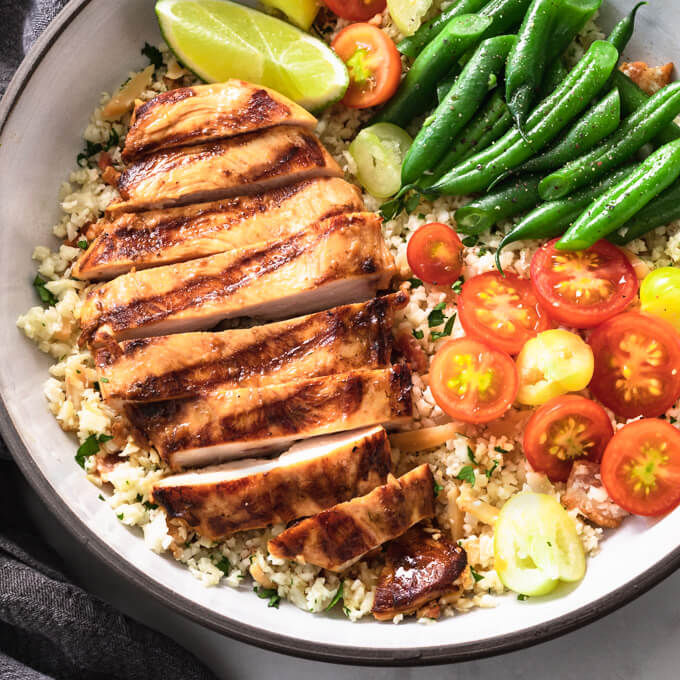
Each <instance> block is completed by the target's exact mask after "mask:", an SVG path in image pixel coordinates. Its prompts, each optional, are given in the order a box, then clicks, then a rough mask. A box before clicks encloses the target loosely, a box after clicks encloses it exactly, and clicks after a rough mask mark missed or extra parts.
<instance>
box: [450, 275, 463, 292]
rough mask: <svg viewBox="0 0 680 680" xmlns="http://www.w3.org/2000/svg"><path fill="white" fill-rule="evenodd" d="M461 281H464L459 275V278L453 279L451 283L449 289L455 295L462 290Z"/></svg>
mask: <svg viewBox="0 0 680 680" xmlns="http://www.w3.org/2000/svg"><path fill="white" fill-rule="evenodd" d="M463 281H464V279H463V277H462V276H461V277H460V278H459V279H457V280H456V281H454V282H453V283H452V284H451V290H452V291H453V292H454V293H455V294H456V295H458V294H459V293H460V291H461V290H463Z"/></svg>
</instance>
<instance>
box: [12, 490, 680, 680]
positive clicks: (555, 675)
mask: <svg viewBox="0 0 680 680" xmlns="http://www.w3.org/2000/svg"><path fill="white" fill-rule="evenodd" d="M24 495H25V497H26V500H27V504H28V507H29V512H30V514H31V516H32V517H33V519H34V520H35V521H36V523H37V524H38V526H39V527H40V528H41V531H42V532H43V534H44V536H45V537H46V540H47V541H48V543H50V545H51V546H52V547H53V548H54V549H55V550H57V552H59V553H60V554H61V555H62V557H63V558H64V559H65V561H66V562H67V563H68V564H69V566H70V568H71V570H72V574H73V575H74V577H75V578H76V579H77V580H78V582H79V583H80V584H81V585H82V586H83V587H84V588H86V589H88V590H90V591H91V592H94V593H95V594H97V595H99V596H100V597H101V598H103V599H105V600H107V601H109V602H110V603H111V604H113V605H114V606H116V607H118V608H119V609H120V610H122V611H123V612H125V613H126V614H128V615H129V616H132V617H133V618H135V619H138V620H139V621H142V622H143V623H145V624H146V625H148V626H150V627H152V628H155V629H157V630H160V631H162V632H163V633H165V634H167V635H169V636H170V637H172V638H174V639H175V640H177V641H178V642H179V643H180V644H182V645H183V646H184V647H186V648H188V649H189V650H190V651H191V652H193V654H195V655H196V656H197V657H198V658H200V659H201V660H202V661H203V662H204V663H205V664H206V665H207V666H209V667H210V668H211V669H212V670H213V671H214V673H215V674H216V675H217V676H218V677H219V678H221V679H223V680H228V679H229V680H231V679H234V678H238V680H250V679H251V678H252V679H257V680H269V679H270V678H275V679H276V680H319V679H323V680H349V679H350V678H351V679H352V680H354V679H358V680H363V679H366V680H369V679H370V680H384V679H387V678H400V679H406V678H418V679H419V680H420V679H422V680H427V679H429V678H432V679H434V678H441V677H442V673H444V674H446V676H447V677H455V678H456V680H484V679H486V678H501V679H502V680H514V679H517V680H520V679H521V680H527V679H529V680H535V679H537V678H539V679H541V678H550V680H576V679H578V680H590V679H591V678H592V679H595V678H597V679H598V680H638V679H640V680H642V679H643V678H644V679H645V680H677V678H679V677H680V672H679V671H678V669H679V668H680V571H678V572H676V573H675V574H674V575H673V576H671V577H670V578H668V579H666V580H665V581H664V582H663V583H661V584H660V585H658V586H657V587H656V588H654V589H653V590H651V591H650V592H648V593H646V594H644V595H642V596H641V597H640V598H638V599H637V600H635V601H634V602H632V603H630V604H629V605H627V606H625V607H623V608H622V609H619V610H618V611H616V612H614V613H613V614H610V615H609V616H607V617H605V618H604V619H601V620H599V621H597V622H595V623H593V624H591V625H589V626H586V627H584V628H582V629H580V630H578V631H576V632H573V633H571V634H569V635H566V636H563V637H561V638H558V639H556V640H552V641H550V642H546V643H543V644H541V645H537V646H535V647H531V648H529V649H525V650H521V651H518V652H513V653H511V654H506V655H503V656H498V657H494V658H490V659H484V660H480V661H470V662H466V663H460V664H456V665H450V666H433V667H423V668H400V669H395V668H365V667H351V666H334V665H331V664H325V663H320V662H316V661H307V660H303V659H295V658H292V657H286V656H282V655H280V654H275V653H272V652H268V651H265V650H262V649H258V648H256V647H252V646H250V645H246V644H243V643H240V642H236V641H234V640H231V639H229V638H226V637H224V636H222V635H220V634H218V633H214V632H213V631H210V630H207V629H206V628H203V627H202V626H200V625H198V624H196V623H194V622H192V621H189V620H188V619H186V618H184V617H182V616H180V615H179V614H176V613H175V612H174V611H172V610H171V609H169V608H168V607H167V606H165V605H163V604H162V603H161V602H158V601H157V600H155V599H152V598H151V597H150V596H149V595H147V594H145V593H143V592H140V591H139V590H138V589H137V588H135V587H134V586H133V585H132V584H130V583H128V582H126V581H124V580H122V579H121V578H120V577H119V576H117V575H116V574H115V573H114V572H113V571H111V570H110V569H109V568H108V567H107V566H106V565H104V564H103V563H101V562H99V560H97V558H95V557H94V556H93V555H92V554H91V553H89V552H87V550H85V549H84V548H83V545H82V543H79V542H78V541H77V540H76V539H75V538H74V537H73V536H71V535H70V534H69V533H67V532H66V530H65V529H64V528H63V527H61V526H60V525H59V524H58V523H57V521H56V520H55V519H54V518H53V517H52V516H51V515H50V513H49V512H48V511H47V510H46V509H45V508H44V506H42V503H41V501H40V500H39V499H38V498H37V497H36V496H35V495H34V494H33V492H32V491H31V490H30V489H29V488H28V485H26V488H25V494H24Z"/></svg>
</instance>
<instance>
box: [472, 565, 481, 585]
mask: <svg viewBox="0 0 680 680" xmlns="http://www.w3.org/2000/svg"><path fill="white" fill-rule="evenodd" d="M470 574H471V575H472V578H473V579H475V583H479V582H480V581H481V580H482V579H483V578H484V577H483V576H482V575H481V574H480V573H479V572H477V570H476V569H475V568H474V567H472V566H471V567H470Z"/></svg>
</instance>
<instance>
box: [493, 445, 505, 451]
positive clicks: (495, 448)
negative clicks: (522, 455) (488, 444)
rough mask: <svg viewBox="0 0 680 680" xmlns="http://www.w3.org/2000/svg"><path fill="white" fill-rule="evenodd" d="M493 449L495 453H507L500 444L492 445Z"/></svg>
mask: <svg viewBox="0 0 680 680" xmlns="http://www.w3.org/2000/svg"><path fill="white" fill-rule="evenodd" d="M493 450H494V451H495V452H496V453H507V451H506V450H505V449H503V448H501V447H500V446H494V447H493Z"/></svg>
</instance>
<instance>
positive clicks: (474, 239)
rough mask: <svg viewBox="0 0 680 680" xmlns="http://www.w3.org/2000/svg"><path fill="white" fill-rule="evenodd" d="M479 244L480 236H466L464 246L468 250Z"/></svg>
mask: <svg viewBox="0 0 680 680" xmlns="http://www.w3.org/2000/svg"><path fill="white" fill-rule="evenodd" d="M478 243H479V236H475V235H472V236H466V237H465V238H464V239H463V245H464V246H466V247H467V248H471V247H472V246H476V245H477V244H478Z"/></svg>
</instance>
